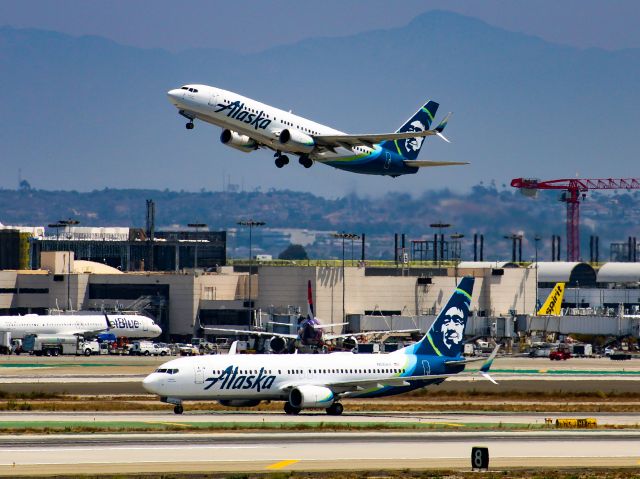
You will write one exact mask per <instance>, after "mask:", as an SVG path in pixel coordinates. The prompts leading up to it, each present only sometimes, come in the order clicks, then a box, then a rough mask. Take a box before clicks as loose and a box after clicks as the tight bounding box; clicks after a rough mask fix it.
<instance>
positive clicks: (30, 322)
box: [0, 314, 162, 339]
mask: <svg viewBox="0 0 640 479" xmlns="http://www.w3.org/2000/svg"><path fill="white" fill-rule="evenodd" d="M0 332H2V333H10V334H11V338H18V339H22V338H24V337H25V336H26V335H29V334H61V335H82V336H86V335H90V334H91V335H100V334H101V333H108V335H110V336H112V337H113V339H115V338H116V337H125V338H155V337H157V336H159V335H160V333H162V329H160V326H158V325H157V324H156V323H155V322H154V321H153V319H151V318H148V317H147V316H142V315H137V314H52V315H39V314H25V315H24V316H2V317H0Z"/></svg>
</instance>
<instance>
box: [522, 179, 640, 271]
mask: <svg viewBox="0 0 640 479" xmlns="http://www.w3.org/2000/svg"><path fill="white" fill-rule="evenodd" d="M511 186H513V187H514V188H520V189H521V192H522V194H524V195H525V196H536V195H537V194H538V190H563V191H566V193H563V194H562V197H561V198H560V201H564V202H565V203H566V204H567V261H580V196H582V199H584V198H585V196H586V193H587V191H589V190H638V189H640V178H603V179H583V178H564V179H560V180H549V181H540V180H537V179H534V178H514V179H513V180H511Z"/></svg>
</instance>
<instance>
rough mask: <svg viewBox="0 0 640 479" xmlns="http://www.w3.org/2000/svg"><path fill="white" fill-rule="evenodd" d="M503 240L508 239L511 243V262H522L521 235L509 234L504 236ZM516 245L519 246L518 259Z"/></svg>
mask: <svg viewBox="0 0 640 479" xmlns="http://www.w3.org/2000/svg"><path fill="white" fill-rule="evenodd" d="M504 239H510V240H511V241H512V245H511V261H512V262H514V263H515V262H516V261H522V235H519V234H515V233H511V234H510V235H504ZM516 243H517V244H518V245H519V250H518V251H519V253H520V254H519V255H518V256H519V257H518V256H516Z"/></svg>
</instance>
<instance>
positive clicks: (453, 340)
mask: <svg viewBox="0 0 640 479" xmlns="http://www.w3.org/2000/svg"><path fill="white" fill-rule="evenodd" d="M473 282H474V278H471V277H465V278H462V280H461V281H460V283H459V284H458V287H457V288H456V290H455V291H454V293H453V294H452V295H451V298H449V302H448V303H447V305H446V306H445V307H444V308H442V310H441V311H440V314H438V317H437V318H436V319H435V321H434V322H433V324H432V325H431V328H429V331H427V334H425V335H424V337H423V338H422V339H421V340H420V341H419V342H417V343H416V344H413V345H411V346H408V347H407V348H404V349H403V350H401V351H402V352H404V353H406V354H416V355H422V356H445V357H459V356H460V354H461V353H462V348H463V347H464V344H463V337H464V329H465V327H466V325H467V319H468V318H469V307H470V305H471V295H472V293H473Z"/></svg>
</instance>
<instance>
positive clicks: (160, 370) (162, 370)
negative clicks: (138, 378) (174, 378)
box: [156, 368, 167, 373]
mask: <svg viewBox="0 0 640 479" xmlns="http://www.w3.org/2000/svg"><path fill="white" fill-rule="evenodd" d="M156 372H157V373H166V372H167V370H166V369H162V368H160V369H156Z"/></svg>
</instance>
